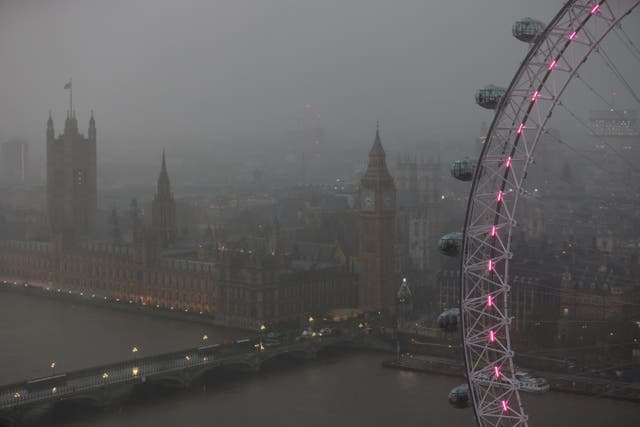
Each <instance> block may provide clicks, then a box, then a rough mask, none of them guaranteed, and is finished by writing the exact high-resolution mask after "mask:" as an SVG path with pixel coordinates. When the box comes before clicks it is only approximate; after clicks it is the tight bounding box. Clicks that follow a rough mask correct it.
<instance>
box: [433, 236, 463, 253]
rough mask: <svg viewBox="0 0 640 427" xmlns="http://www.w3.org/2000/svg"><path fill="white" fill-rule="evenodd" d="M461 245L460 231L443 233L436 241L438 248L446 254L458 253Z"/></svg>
mask: <svg viewBox="0 0 640 427" xmlns="http://www.w3.org/2000/svg"><path fill="white" fill-rule="evenodd" d="M461 246H462V233H459V232H455V233H448V234H445V235H444V236H442V237H441V238H440V240H439V241H438V249H439V250H440V252H442V253H443V254H444V255H447V256H456V255H458V253H459V252H460V247H461Z"/></svg>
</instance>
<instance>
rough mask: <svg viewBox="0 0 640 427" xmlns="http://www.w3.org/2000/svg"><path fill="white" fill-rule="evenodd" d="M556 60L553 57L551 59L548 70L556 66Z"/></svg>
mask: <svg viewBox="0 0 640 427" xmlns="http://www.w3.org/2000/svg"><path fill="white" fill-rule="evenodd" d="M557 63H558V62H557V61H556V60H555V59H554V60H553V61H551V64H549V68H548V69H549V71H551V70H553V69H554V68H556V64H557Z"/></svg>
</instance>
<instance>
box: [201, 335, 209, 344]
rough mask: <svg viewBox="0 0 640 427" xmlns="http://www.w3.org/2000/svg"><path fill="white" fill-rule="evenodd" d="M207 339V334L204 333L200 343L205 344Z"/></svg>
mask: <svg viewBox="0 0 640 427" xmlns="http://www.w3.org/2000/svg"><path fill="white" fill-rule="evenodd" d="M208 339H209V336H208V335H207V334H204V335H203V336H202V345H205V344H206V343H207V340H208Z"/></svg>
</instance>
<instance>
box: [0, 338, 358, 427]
mask: <svg viewBox="0 0 640 427" xmlns="http://www.w3.org/2000/svg"><path fill="white" fill-rule="evenodd" d="M335 332H338V334H337V335H333V336H322V337H320V336H314V337H298V338H295V339H294V338H291V339H288V340H286V341H284V342H275V343H274V342H273V341H272V340H263V339H262V338H249V339H242V340H236V341H232V342H226V343H225V344H213V345H207V346H202V347H194V348H188V349H185V350H181V351H175V352H171V353H165V354H158V355H153V356H147V357H141V358H134V359H131V360H126V361H120V362H116V363H111V364H107V365H102V366H95V367H91V368H86V369H79V370H76V371H71V372H64V373H55V371H52V374H51V375H50V376H47V377H42V378H35V379H30V380H25V381H21V382H17V383H13V384H7V385H3V386H0V425H1V426H14V425H19V424H21V423H22V422H23V421H24V420H28V419H33V418H38V417H40V416H42V415H43V414H46V413H47V412H48V411H51V410H53V409H54V408H55V406H56V405H58V404H59V403H60V402H61V401H65V402H66V403H69V402H74V403H79V404H89V405H93V406H96V407H105V406H107V405H109V404H111V403H112V402H114V401H116V400H118V399H126V398H127V396H129V395H130V394H131V393H132V392H133V390H134V388H135V387H139V386H140V384H145V386H161V387H171V388H187V387H189V386H190V385H191V384H192V383H193V382H194V381H196V380H198V379H199V378H201V377H203V376H204V375H205V374H207V373H208V372H210V371H212V370H215V369H220V368H227V369H232V370H239V371H245V372H246V371H248V372H257V371H259V370H260V368H261V366H262V364H263V363H264V362H266V361H268V360H271V359H275V358H278V357H291V358H297V359H314V358H315V357H316V355H317V353H318V352H319V351H321V350H323V349H325V348H327V347H332V346H350V345H353V344H356V343H357V342H358V341H360V340H361V338H362V334H358V333H357V332H354V331H344V332H343V331H335Z"/></svg>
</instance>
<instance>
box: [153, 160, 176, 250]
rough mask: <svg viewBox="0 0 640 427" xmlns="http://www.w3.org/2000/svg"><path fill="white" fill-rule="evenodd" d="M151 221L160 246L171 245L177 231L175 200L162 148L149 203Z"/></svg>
mask: <svg viewBox="0 0 640 427" xmlns="http://www.w3.org/2000/svg"><path fill="white" fill-rule="evenodd" d="M151 222H152V225H153V229H154V231H155V232H156V233H158V234H159V237H160V243H161V245H162V247H163V248H167V247H169V246H172V245H173V244H174V243H175V240H176V231H177V229H176V202H175V201H174V200H173V194H171V183H170V181H169V173H168V172H167V161H166V158H165V152H164V150H162V164H161V166H160V175H159V176H158V189H157V191H156V195H155V197H154V199H153V203H152V205H151Z"/></svg>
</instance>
